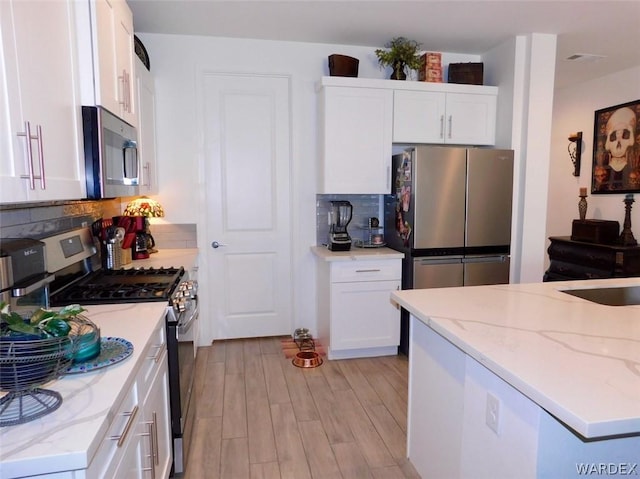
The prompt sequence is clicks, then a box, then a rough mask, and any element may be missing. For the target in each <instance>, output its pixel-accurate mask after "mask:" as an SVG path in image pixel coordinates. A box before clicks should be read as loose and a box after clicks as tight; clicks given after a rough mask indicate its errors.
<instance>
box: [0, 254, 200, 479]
mask: <svg viewBox="0 0 640 479" xmlns="http://www.w3.org/2000/svg"><path fill="white" fill-rule="evenodd" d="M196 261H197V249H166V250H161V251H160V252H158V253H156V254H153V255H151V257H150V258H149V259H145V260H136V261H133V262H132V263H131V265H128V266H130V267H161V266H165V267H170V266H174V267H178V266H184V267H185V269H186V270H190V269H192V268H193V267H194V266H195V265H196ZM166 307H167V304H166V303H165V302H153V303H128V304H109V305H87V306H85V308H86V309H87V311H86V312H85V313H83V314H84V315H86V316H87V317H88V318H89V319H91V320H92V321H93V322H94V323H96V324H97V325H98V326H99V327H100V334H101V336H102V337H108V336H112V337H121V338H124V339H126V340H127V341H129V342H131V343H132V344H133V348H134V349H133V354H132V355H131V356H129V357H128V358H127V359H125V360H123V361H121V362H120V363H117V364H115V365H112V366H109V367H106V368H102V369H97V370H95V371H92V372H88V373H82V374H73V375H67V376H65V377H63V378H61V379H58V380H55V381H51V382H49V383H48V384H46V385H44V386H42V387H43V388H45V389H50V390H52V391H57V392H59V393H60V394H61V395H62V404H61V406H60V407H59V408H58V409H57V410H56V411H54V412H52V413H50V414H48V415H46V416H44V417H42V418H40V419H37V420H34V421H31V422H28V423H26V424H21V425H18V426H9V427H3V428H0V478H3V479H4V478H12V477H22V476H29V475H36V474H44V473H51V472H54V471H68V470H76V469H84V468H86V467H87V466H88V465H89V464H90V462H91V460H92V458H93V456H94V454H95V453H96V451H97V449H98V447H99V446H100V443H101V440H102V437H103V436H104V434H105V433H106V432H107V429H108V427H109V424H110V422H111V420H112V419H113V417H114V414H115V412H116V409H117V407H118V406H119V404H120V402H121V401H122V400H123V399H124V397H125V395H126V394H127V393H128V391H129V390H130V389H131V387H132V385H133V382H134V380H135V376H136V373H137V371H138V370H139V368H140V366H141V365H142V363H143V362H144V360H145V359H146V358H147V356H148V355H149V353H148V351H146V350H145V346H147V344H148V343H149V342H150V339H151V335H152V333H153V331H155V329H156V328H157V327H158V326H159V325H160V324H161V323H164V320H165V311H166Z"/></svg>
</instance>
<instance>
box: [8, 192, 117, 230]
mask: <svg viewBox="0 0 640 479" xmlns="http://www.w3.org/2000/svg"><path fill="white" fill-rule="evenodd" d="M119 214H120V201H119V200H117V199H112V200H96V201H94V200H89V201H84V200H79V201H47V202H41V203H15V204H3V205H0V238H33V239H41V238H46V237H48V236H53V235H55V234H58V233H61V232H64V231H69V230H72V229H75V228H80V227H82V226H84V225H86V226H91V223H93V222H94V221H95V220H97V219H98V218H102V217H110V216H117V215H119Z"/></svg>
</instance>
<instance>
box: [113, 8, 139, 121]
mask: <svg viewBox="0 0 640 479" xmlns="http://www.w3.org/2000/svg"><path fill="white" fill-rule="evenodd" d="M115 6H116V9H117V15H116V24H115V47H116V61H117V73H118V79H119V80H120V81H119V85H120V89H121V90H120V104H121V105H122V107H121V109H120V111H121V113H122V119H123V120H124V121H126V122H127V123H129V124H131V125H133V126H138V109H137V107H136V102H135V90H136V81H135V67H134V62H133V57H134V45H133V14H132V13H131V10H130V9H129V6H128V5H127V4H126V2H124V1H120V2H117V3H116V4H115Z"/></svg>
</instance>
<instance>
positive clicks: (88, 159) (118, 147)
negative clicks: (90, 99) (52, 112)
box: [82, 106, 140, 199]
mask: <svg viewBox="0 0 640 479" xmlns="http://www.w3.org/2000/svg"><path fill="white" fill-rule="evenodd" d="M82 126H83V138H84V159H85V168H86V182H87V198H95V199H99V198H115V197H118V196H138V195H139V194H140V186H139V185H140V164H139V161H138V143H137V141H138V136H137V132H136V129H135V128H134V127H133V126H131V125H129V124H128V123H126V122H124V121H122V120H121V119H120V118H118V117H117V116H115V115H112V114H111V113H109V111H107V110H105V109H104V108H102V107H99V106H83V107H82Z"/></svg>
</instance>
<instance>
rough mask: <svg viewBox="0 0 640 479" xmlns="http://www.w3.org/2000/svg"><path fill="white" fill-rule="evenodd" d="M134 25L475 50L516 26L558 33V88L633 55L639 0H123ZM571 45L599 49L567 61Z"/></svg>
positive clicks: (615, 67) (636, 54)
mask: <svg viewBox="0 0 640 479" xmlns="http://www.w3.org/2000/svg"><path fill="white" fill-rule="evenodd" d="M128 3H129V5H130V7H131V10H132V11H133V16H134V27H135V31H136V32H137V33H168V34H182V35H209V36H217V37H233V38H253V39H266V40H282V41H295V42H312V43H330V44H340V45H358V46H371V47H373V48H378V47H382V46H384V44H385V43H386V42H387V41H388V40H390V39H391V38H393V37H396V36H399V35H402V36H405V37H407V38H410V39H413V40H417V41H418V42H420V43H421V44H422V47H423V49H424V50H428V51H441V52H449V53H466V54H482V53H484V52H486V51H488V50H490V49H491V48H493V47H495V46H497V45H499V44H501V43H502V42H504V41H506V40H507V39H509V38H512V37H514V36H516V35H526V34H528V33H552V34H557V35H558V50H557V57H556V63H557V65H556V84H555V85H556V88H563V87H566V86H569V85H572V84H575V83H580V82H583V81H586V80H590V79H593V78H598V77H601V76H604V75H606V74H608V73H609V72H617V71H620V70H624V69H627V68H631V67H634V66H638V65H640V51H639V50H638V49H639V47H640V0H626V1H617V0H598V1H595V0H590V1H584V0H566V1H546V0H529V1H519V0H503V1H490V0H475V1H458V0H448V1H436V0H414V1H401V0H379V1H366V0H323V1H313V0H290V1H273V0H257V1H247V0H231V1H220V0H128ZM574 54H592V55H598V56H602V58H598V59H597V60H589V61H585V60H580V61H567V60H566V58H567V57H569V56H571V55H574Z"/></svg>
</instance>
